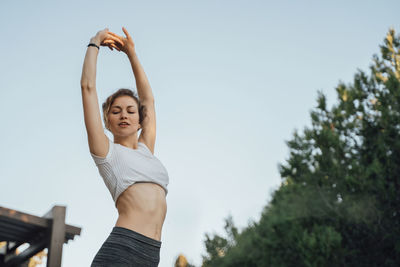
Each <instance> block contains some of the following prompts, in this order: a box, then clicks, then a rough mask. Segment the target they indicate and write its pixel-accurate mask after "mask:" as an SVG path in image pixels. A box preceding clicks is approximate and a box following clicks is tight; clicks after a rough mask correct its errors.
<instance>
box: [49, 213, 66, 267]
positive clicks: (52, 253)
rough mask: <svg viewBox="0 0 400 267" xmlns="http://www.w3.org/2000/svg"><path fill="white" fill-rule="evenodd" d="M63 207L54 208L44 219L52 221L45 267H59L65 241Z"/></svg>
mask: <svg viewBox="0 0 400 267" xmlns="http://www.w3.org/2000/svg"><path fill="white" fill-rule="evenodd" d="M65 212H66V207H65V206H54V207H53V208H52V209H51V210H50V211H49V212H48V213H47V214H46V215H45V216H44V217H45V218H49V219H51V220H52V223H51V229H50V240H49V246H48V253H47V265H46V266H47V267H61V260H62V249H63V245H64V240H65Z"/></svg>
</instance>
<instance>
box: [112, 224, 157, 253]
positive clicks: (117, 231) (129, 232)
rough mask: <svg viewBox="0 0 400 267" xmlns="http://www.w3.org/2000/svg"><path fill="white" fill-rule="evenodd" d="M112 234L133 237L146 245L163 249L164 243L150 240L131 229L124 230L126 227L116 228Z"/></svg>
mask: <svg viewBox="0 0 400 267" xmlns="http://www.w3.org/2000/svg"><path fill="white" fill-rule="evenodd" d="M111 234H117V235H123V236H129V237H132V238H134V239H136V240H139V241H142V242H144V243H146V244H149V245H152V246H156V247H158V248H160V247H161V244H162V242H161V241H158V240H156V239H153V238H150V237H148V236H145V235H143V234H141V233H138V232H136V231H133V230H131V229H128V228H124V227H120V226H114V228H113V230H112V232H111Z"/></svg>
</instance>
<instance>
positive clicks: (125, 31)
mask: <svg viewBox="0 0 400 267" xmlns="http://www.w3.org/2000/svg"><path fill="white" fill-rule="evenodd" d="M122 30H123V31H124V33H125V35H126V37H127V38H128V39H131V38H132V37H131V36H130V34H129V32H128V31H127V30H126V29H125V27H122Z"/></svg>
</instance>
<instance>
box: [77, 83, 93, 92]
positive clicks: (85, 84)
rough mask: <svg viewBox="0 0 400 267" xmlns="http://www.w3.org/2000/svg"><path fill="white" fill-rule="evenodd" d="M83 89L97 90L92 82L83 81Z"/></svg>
mask: <svg viewBox="0 0 400 267" xmlns="http://www.w3.org/2000/svg"><path fill="white" fill-rule="evenodd" d="M81 90H82V91H93V90H96V85H94V84H91V83H85V82H81Z"/></svg>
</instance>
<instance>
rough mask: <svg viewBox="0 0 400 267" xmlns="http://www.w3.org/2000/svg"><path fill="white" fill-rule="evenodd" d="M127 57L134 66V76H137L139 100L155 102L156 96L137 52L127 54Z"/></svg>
mask: <svg viewBox="0 0 400 267" xmlns="http://www.w3.org/2000/svg"><path fill="white" fill-rule="evenodd" d="M127 55H128V58H129V61H130V63H131V66H132V71H133V74H134V76H135V80H136V88H137V92H138V96H139V99H140V100H141V101H147V100H152V101H154V96H153V92H152V90H151V87H150V83H149V80H148V79H147V76H146V73H145V72H144V70H143V67H142V65H141V64H140V62H139V59H138V57H137V55H136V52H135V51H133V52H130V53H127Z"/></svg>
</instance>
